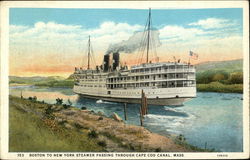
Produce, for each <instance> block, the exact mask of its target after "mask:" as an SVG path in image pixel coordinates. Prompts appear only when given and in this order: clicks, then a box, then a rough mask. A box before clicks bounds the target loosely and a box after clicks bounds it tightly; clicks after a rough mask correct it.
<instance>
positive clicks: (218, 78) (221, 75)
mask: <svg viewBox="0 0 250 160" xmlns="http://www.w3.org/2000/svg"><path fill="white" fill-rule="evenodd" d="M224 79H225V76H224V75H223V74H221V73H216V74H215V75H214V76H213V81H221V80H224Z"/></svg>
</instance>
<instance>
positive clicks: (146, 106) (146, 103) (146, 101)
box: [145, 96, 148, 114]
mask: <svg viewBox="0 0 250 160" xmlns="http://www.w3.org/2000/svg"><path fill="white" fill-rule="evenodd" d="M145 108H146V114H148V99H147V97H146V96H145Z"/></svg>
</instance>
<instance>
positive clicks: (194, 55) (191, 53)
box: [189, 51, 198, 60]
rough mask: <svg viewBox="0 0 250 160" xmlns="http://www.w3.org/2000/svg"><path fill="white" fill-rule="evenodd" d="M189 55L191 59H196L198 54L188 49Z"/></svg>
mask: <svg viewBox="0 0 250 160" xmlns="http://www.w3.org/2000/svg"><path fill="white" fill-rule="evenodd" d="M189 56H190V58H192V59H196V60H197V59H198V54H196V53H194V52H192V51H189Z"/></svg>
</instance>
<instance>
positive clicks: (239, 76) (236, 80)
mask: <svg viewBox="0 0 250 160" xmlns="http://www.w3.org/2000/svg"><path fill="white" fill-rule="evenodd" d="M228 80H229V82H230V83H231V84H243V72H234V73H231V74H230V76H229V79H228Z"/></svg>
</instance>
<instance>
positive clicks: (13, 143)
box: [9, 97, 104, 152]
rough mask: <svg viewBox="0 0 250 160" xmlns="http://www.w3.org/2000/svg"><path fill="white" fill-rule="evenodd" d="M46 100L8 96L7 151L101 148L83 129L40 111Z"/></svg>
mask: <svg viewBox="0 0 250 160" xmlns="http://www.w3.org/2000/svg"><path fill="white" fill-rule="evenodd" d="M47 107H48V104H42V103H39V102H36V103H34V102H31V101H29V100H22V99H19V98H15V97H10V106H9V108H10V112H9V113H10V114H9V117H10V120H9V124H10V125H9V127H10V128H9V151H10V152H17V151H19V152H20V151H21V152H22V151H31V152H32V151H44V152H45V151H104V148H103V147H102V146H100V145H98V140H96V139H92V138H89V137H88V133H87V132H79V131H77V130H75V129H67V128H65V127H63V126H62V125H60V124H58V123H55V121H54V120H53V119H51V118H49V117H47V116H46V115H45V114H44V110H45V108H47Z"/></svg>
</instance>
